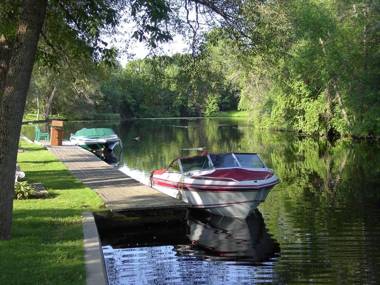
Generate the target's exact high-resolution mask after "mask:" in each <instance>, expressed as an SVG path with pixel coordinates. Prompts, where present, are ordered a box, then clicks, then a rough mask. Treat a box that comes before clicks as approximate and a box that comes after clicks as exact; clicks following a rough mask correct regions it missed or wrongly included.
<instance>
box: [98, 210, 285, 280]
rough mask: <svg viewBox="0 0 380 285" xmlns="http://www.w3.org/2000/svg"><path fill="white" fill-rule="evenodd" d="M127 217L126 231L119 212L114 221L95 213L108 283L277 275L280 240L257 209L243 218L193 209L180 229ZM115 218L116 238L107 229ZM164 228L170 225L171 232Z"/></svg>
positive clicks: (269, 278) (261, 278)
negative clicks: (132, 221) (222, 215)
mask: <svg viewBox="0 0 380 285" xmlns="http://www.w3.org/2000/svg"><path fill="white" fill-rule="evenodd" d="M162 215H164V214H162ZM162 215H161V216H162ZM109 218H110V217H109ZM129 218H131V217H129ZM111 219H112V217H111ZM124 219H125V220H126V223H127V224H129V226H128V227H126V228H125V232H124V231H121V230H120V229H121V228H122V227H121V225H120V221H121V220H122V219H121V218H120V216H118V217H116V222H112V221H110V220H108V222H106V220H104V216H103V218H102V219H99V218H97V223H100V225H99V229H100V235H101V239H102V243H103V244H104V246H103V252H104V257H105V263H106V268H107V274H108V278H109V282H110V284H254V283H257V282H273V281H274V280H275V279H276V274H275V273H274V266H275V264H276V260H277V256H278V253H279V246H278V244H277V242H276V241H275V240H273V239H272V237H271V236H270V235H269V234H268V231H267V229H266V227H265V223H264V220H263V217H262V215H261V214H260V213H259V212H258V211H257V212H255V213H254V214H253V215H251V216H250V217H248V218H247V220H245V221H243V220H240V219H233V218H227V217H221V216H216V215H212V214H208V213H206V212H202V211H192V212H191V213H190V215H189V216H188V219H186V220H185V221H183V222H182V225H177V226H176V229H173V227H168V224H167V223H162V221H161V222H160V223H158V224H156V226H152V220H150V222H148V224H150V225H149V226H148V227H146V226H145V227H137V224H136V225H135V227H133V225H131V219H128V218H127V217H126V218H124ZM104 223H105V224H107V225H108V226H104ZM140 223H141V224H144V218H142V219H141V220H140ZM102 224H103V225H102ZM112 224H114V225H115V224H117V225H118V226H117V227H118V234H117V235H114V237H115V240H112V239H111V236H112V235H109V231H110V230H111V229H110V225H112ZM183 226H185V228H186V231H185V232H183V231H182V230H181V228H182V227H183ZM106 228H107V230H106ZM158 228H161V230H158ZM165 228H166V229H167V228H172V229H171V230H169V232H171V235H168V234H167V233H168V231H166V230H162V229H165ZM148 229H150V230H148ZM173 230H174V231H176V233H174V232H173ZM111 231H112V230H111ZM132 236H133V239H134V241H133V240H132V239H131V237H132ZM121 237H125V239H124V240H123V239H122V238H121ZM149 240H150V242H149Z"/></svg>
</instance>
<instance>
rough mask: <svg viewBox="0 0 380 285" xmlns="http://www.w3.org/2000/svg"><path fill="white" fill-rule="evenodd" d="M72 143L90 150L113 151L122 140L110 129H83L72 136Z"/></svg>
mask: <svg viewBox="0 0 380 285" xmlns="http://www.w3.org/2000/svg"><path fill="white" fill-rule="evenodd" d="M70 141H71V142H72V143H73V144H76V145H79V146H82V147H86V148H90V149H97V148H101V147H106V148H108V149H110V150H112V149H114V147H115V146H116V145H118V144H119V143H120V138H119V137H118V135H117V134H116V133H115V132H114V131H113V130H112V129H110V128H90V129H87V128H83V129H80V130H79V131H76V132H75V133H74V134H71V135H70Z"/></svg>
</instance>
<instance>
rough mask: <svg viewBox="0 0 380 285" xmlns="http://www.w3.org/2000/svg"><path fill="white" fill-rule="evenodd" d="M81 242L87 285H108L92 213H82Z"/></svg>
mask: <svg viewBox="0 0 380 285" xmlns="http://www.w3.org/2000/svg"><path fill="white" fill-rule="evenodd" d="M82 215H83V241H84V258H85V264H86V284H87V285H108V279H107V273H106V269H105V264H104V258H103V251H102V249H101V244H100V240H99V235H98V230H97V228H96V224H95V219H94V216H93V215H92V213H90V212H83V214H82Z"/></svg>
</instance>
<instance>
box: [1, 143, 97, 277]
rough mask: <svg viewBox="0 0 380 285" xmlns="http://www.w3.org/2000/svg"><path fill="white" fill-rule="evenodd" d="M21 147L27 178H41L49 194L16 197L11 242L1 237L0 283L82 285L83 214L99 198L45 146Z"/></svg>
mask: <svg viewBox="0 0 380 285" xmlns="http://www.w3.org/2000/svg"><path fill="white" fill-rule="evenodd" d="M21 148H22V149H23V150H24V151H23V152H21V153H19V155H18V163H19V165H20V166H21V169H22V170H23V171H25V173H26V178H27V181H28V182H32V183H34V182H41V183H42V184H43V185H44V186H45V188H46V189H47V190H48V192H49V197H48V198H47V199H30V200H15V202H14V214H13V228H12V240H10V241H0V268H1V274H0V284H85V283H86V272H85V263H84V250H83V230H82V213H83V212H85V211H94V210H99V209H100V208H101V207H102V202H101V200H100V198H99V197H98V196H97V195H96V193H95V192H93V191H92V190H90V189H89V188H87V187H85V186H84V185H83V184H82V183H81V182H79V181H78V180H77V179H76V178H74V177H73V176H72V175H71V174H70V172H69V171H68V170H67V169H66V168H65V166H64V165H63V163H61V162H60V161H58V160H57V159H56V158H55V157H54V156H53V155H52V154H51V153H50V152H48V151H47V150H46V149H44V148H42V147H41V146H37V145H33V144H29V143H25V142H22V144H21Z"/></svg>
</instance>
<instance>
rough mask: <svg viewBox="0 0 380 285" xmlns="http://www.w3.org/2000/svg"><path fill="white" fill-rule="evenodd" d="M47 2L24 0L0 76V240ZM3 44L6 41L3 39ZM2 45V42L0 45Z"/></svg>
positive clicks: (6, 230) (7, 220)
mask: <svg viewBox="0 0 380 285" xmlns="http://www.w3.org/2000/svg"><path fill="white" fill-rule="evenodd" d="M46 6H47V0H24V1H23V2H22V12H21V15H20V19H19V22H18V24H17V33H16V40H15V42H14V45H13V46H12V51H11V52H10V54H9V58H0V62H1V63H2V62H8V65H7V66H2V67H1V68H2V77H0V88H1V89H0V177H1V179H0V240H4V239H10V238H11V225H12V210H13V196H14V182H15V168H16V158H17V149H18V143H19V138H20V130H21V123H22V116H23V113H24V108H25V102H26V95H27V92H28V88H29V82H30V77H31V74H32V69H33V64H34V58H35V54H36V50H37V43H38V38H39V35H40V32H41V29H42V25H43V22H44V19H45V14H46ZM5 41H6V39H5ZM1 45H2V46H6V43H5V44H4V43H3V44H1ZM0 56H3V54H2V53H0Z"/></svg>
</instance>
